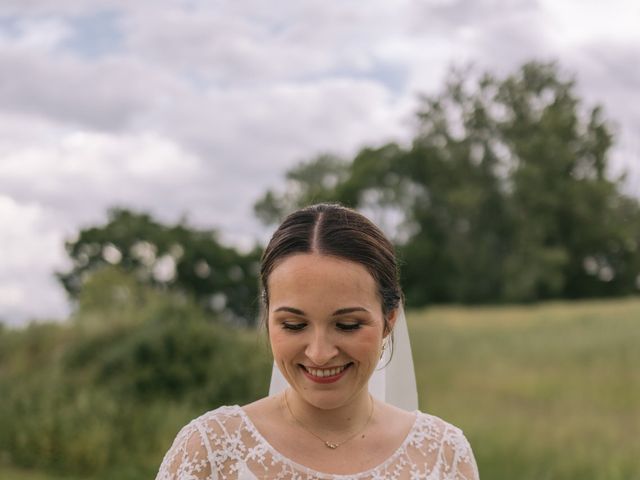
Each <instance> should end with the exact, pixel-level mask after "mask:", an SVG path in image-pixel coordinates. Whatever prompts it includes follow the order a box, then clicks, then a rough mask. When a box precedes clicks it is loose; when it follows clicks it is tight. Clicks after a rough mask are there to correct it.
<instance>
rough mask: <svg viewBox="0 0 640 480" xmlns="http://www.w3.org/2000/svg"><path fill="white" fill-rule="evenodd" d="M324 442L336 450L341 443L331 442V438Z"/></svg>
mask: <svg viewBox="0 0 640 480" xmlns="http://www.w3.org/2000/svg"><path fill="white" fill-rule="evenodd" d="M324 444H325V445H326V446H327V448H330V449H331V450H335V449H336V448H338V447H339V446H340V444H338V443H333V442H330V441H329V440H327V441H326V442H324Z"/></svg>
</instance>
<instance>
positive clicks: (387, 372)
mask: <svg viewBox="0 0 640 480" xmlns="http://www.w3.org/2000/svg"><path fill="white" fill-rule="evenodd" d="M399 309H400V311H399V312H398V319H397V320H396V324H395V327H394V328H393V337H394V338H393V355H391V351H390V350H391V349H390V348H387V349H385V351H384V354H383V355H382V358H381V359H380V362H379V363H378V367H377V368H376V370H375V371H374V373H373V375H372V376H371V378H370V379H369V391H370V392H371V394H372V395H373V396H374V397H376V398H377V399H379V400H382V401H383V402H386V403H390V404H392V405H395V406H396V407H399V408H402V409H404V410H408V411H411V412H412V411H414V410H417V409H418V390H417V388H416V376H415V371H414V368H413V358H412V357H411V344H410V342H409V330H408V329H407V320H406V318H405V315H404V308H403V305H402V304H401V305H400V307H399ZM390 355H391V360H389V356H390ZM288 386H289V384H288V383H287V381H286V380H285V378H284V377H283V376H282V373H280V369H279V368H278V367H277V365H276V364H275V362H274V363H273V370H272V372H271V386H270V387H269V395H275V394H277V393H280V392H282V391H284V390H285V389H286V388H287V387H288Z"/></svg>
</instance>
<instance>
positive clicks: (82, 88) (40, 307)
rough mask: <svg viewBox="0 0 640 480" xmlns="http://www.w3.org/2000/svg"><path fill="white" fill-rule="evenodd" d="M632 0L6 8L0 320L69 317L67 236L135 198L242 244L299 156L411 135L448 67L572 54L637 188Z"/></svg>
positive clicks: (636, 9) (0, 125)
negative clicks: (63, 280) (260, 203)
mask: <svg viewBox="0 0 640 480" xmlns="http://www.w3.org/2000/svg"><path fill="white" fill-rule="evenodd" d="M639 24H640V2H638V1H637V0H609V1H607V2H605V1H604V0H600V1H593V0H562V1H553V0H539V1H535V0H458V1H451V0H423V1H407V0H395V1H380V0H371V1H368V2H362V1H351V0H341V1H337V2H327V1H304V0H303V1H300V0H295V1H294V0H282V1H280V2H276V3H274V2H264V1H262V0H260V1H258V0H246V1H238V0H235V1H232V0H230V1H223V0H213V1H212V0H209V1H204V0H153V1H152V0H135V1H130V0H111V1H102V0H92V1H87V0H2V1H1V2H0V319H2V320H4V321H5V322H8V323H10V324H20V323H24V322H25V321H26V320H27V319H31V318H63V317H64V316H65V315H66V314H67V313H68V308H69V307H68V305H67V302H66V299H65V296H64V292H63V290H62V288H61V287H60V286H59V285H58V284H57V283H56V281H55V279H54V278H53V274H52V272H53V271H55V270H56V269H64V268H66V266H67V263H66V259H65V253H64V249H63V242H64V239H65V238H69V237H71V236H72V235H73V234H74V232H77V231H78V229H79V228H81V227H83V226H87V225H92V224H96V223H100V222H104V220H105V219H106V210H107V208H108V207H110V206H114V205H124V206H129V207H132V208H136V209H142V210H146V211H149V212H151V213H153V214H154V215H155V216H157V217H158V218H160V219H162V220H163V221H168V222H173V221H176V220H177V219H178V218H179V217H180V216H182V215H184V214H186V215H187V216H188V218H189V219H190V222H191V223H192V224H194V225H198V226H207V227H217V228H219V229H220V231H221V232H222V233H223V238H224V239H225V240H226V241H228V242H230V243H234V244H237V245H240V246H247V245H250V244H252V243H253V241H254V240H256V239H261V238H264V235H265V232H264V230H263V229H262V227H261V226H260V225H259V224H258V222H257V221H256V220H255V219H254V217H253V214H252V205H253V203H254V202H255V200H256V199H257V198H258V197H259V196H260V195H261V194H262V193H263V192H264V191H265V189H266V188H268V187H272V186H276V185H278V184H279V181H280V179H281V178H282V174H283V172H284V171H285V170H286V169H287V168H289V167H290V166H292V165H294V164H296V163H297V162H299V161H300V160H303V159H308V158H310V157H312V156H313V155H314V154H317V153H320V152H326V151H331V152H333V153H337V154H341V155H346V156H348V155H351V154H353V153H354V152H355V151H356V150H357V149H358V148H359V147H361V146H363V145H365V144H369V145H371V144H379V143H382V142H385V141H389V140H392V139H395V140H399V141H402V140H405V139H407V138H408V137H409V135H410V134H411V127H410V124H411V114H412V111H413V110H414V109H415V106H416V97H417V94H418V93H420V92H435V91H437V90H438V88H439V86H440V85H441V82H442V79H443V76H444V74H445V72H446V71H447V69H448V68H449V66H451V65H456V64H465V63H467V62H470V61H471V62H474V63H475V64H476V65H477V66H478V67H480V68H481V69H483V70H485V69H487V70H491V71H493V72H496V73H499V74H504V73H508V72H510V71H513V70H514V69H515V68H516V67H517V66H519V65H520V64H521V63H523V62H524V61H527V60H530V59H542V60H551V59H555V60H558V61H559V62H560V65H561V67H562V69H563V70H564V71H565V72H566V73H568V74H575V75H576V78H577V80H578V86H579V91H580V93H581V94H582V95H583V96H584V97H585V98H586V99H587V100H588V102H590V103H593V104H595V103H600V104H602V105H604V107H605V113H606V114H607V116H608V118H610V119H612V120H614V121H615V123H616V132H617V146H616V150H615V152H614V154H613V159H614V165H615V166H616V168H617V169H618V170H619V169H622V168H627V169H630V171H631V175H630V176H629V179H628V182H627V188H628V189H629V191H631V192H634V193H638V192H640V168H638V167H637V166H636V164H638V163H640V160H639V159H640V141H639V140H638V133H640V109H639V108H638V107H637V106H638V105H640V68H639V67H638V61H639V60H640V28H638V25H639Z"/></svg>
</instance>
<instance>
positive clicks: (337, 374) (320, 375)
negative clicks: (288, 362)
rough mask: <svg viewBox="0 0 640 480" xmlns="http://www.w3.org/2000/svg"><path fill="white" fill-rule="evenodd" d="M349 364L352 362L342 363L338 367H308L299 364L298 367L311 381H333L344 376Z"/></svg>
mask: <svg viewBox="0 0 640 480" xmlns="http://www.w3.org/2000/svg"><path fill="white" fill-rule="evenodd" d="M351 365H353V363H347V364H346V365H342V366H340V367H334V368H318V369H315V368H308V367H305V366H304V365H300V368H301V369H302V373H304V375H305V376H306V377H307V378H308V379H309V380H311V381H312V382H316V383H333V382H337V381H338V380H340V379H341V378H342V377H344V375H345V373H346V372H347V370H349V367H351Z"/></svg>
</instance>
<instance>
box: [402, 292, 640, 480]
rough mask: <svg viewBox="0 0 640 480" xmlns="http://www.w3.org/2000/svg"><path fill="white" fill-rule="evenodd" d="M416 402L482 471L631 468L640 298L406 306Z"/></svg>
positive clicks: (575, 474) (525, 473)
mask: <svg viewBox="0 0 640 480" xmlns="http://www.w3.org/2000/svg"><path fill="white" fill-rule="evenodd" d="M409 323H410V329H411V335H412V337H411V338H412V344H413V350H414V358H415V362H416V371H417V375H418V386H419V389H420V401H421V408H422V409H423V410H426V411H428V412H430V413H433V414H436V415H438V416H441V417H443V418H445V419H446V420H449V421H451V422H452V423H454V424H457V425H458V426H460V427H462V428H463V429H464V430H465V432H466V434H467V436H468V438H469V440H470V442H471V444H472V446H473V448H474V451H475V455H476V457H477V460H478V464H479V467H480V473H481V476H482V478H483V479H490V480H513V479H518V480H547V479H549V480H551V479H553V480H569V479H572V480H573V479H575V480H578V479H579V480H596V479H597V480H632V479H633V480H637V479H640V301H639V300H637V299H633V300H619V301H602V302H580V303H573V304H572V303H549V304H544V305H540V306H531V307H521V308H520V307H504V308H469V309H467V308H434V309H430V310H427V311H424V312H415V313H413V314H410V315H409Z"/></svg>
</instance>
